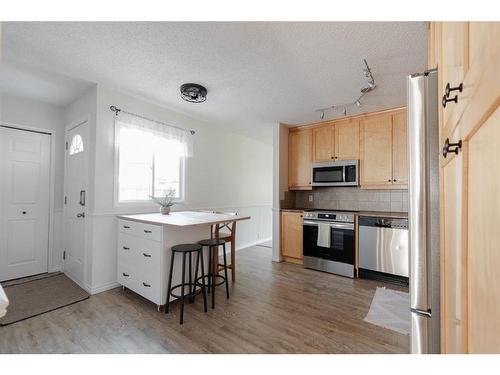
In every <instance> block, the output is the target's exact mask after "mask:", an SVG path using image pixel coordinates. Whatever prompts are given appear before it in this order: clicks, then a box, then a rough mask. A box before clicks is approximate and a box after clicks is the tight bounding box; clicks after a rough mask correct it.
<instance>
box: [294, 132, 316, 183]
mask: <svg viewBox="0 0 500 375" xmlns="http://www.w3.org/2000/svg"><path fill="white" fill-rule="evenodd" d="M311 162H312V129H304V130H296V131H290V134H289V138H288V186H289V188H290V189H292V190H306V189H312V186H311Z"/></svg>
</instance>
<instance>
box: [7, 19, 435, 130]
mask: <svg viewBox="0 0 500 375" xmlns="http://www.w3.org/2000/svg"><path fill="white" fill-rule="evenodd" d="M3 38H4V45H3V47H4V51H3V56H4V59H5V61H6V62H7V63H9V64H16V66H17V64H19V63H22V64H25V65H30V66H33V67H34V68H36V69H43V70H45V71H53V72H56V73H58V74H62V75H66V76H70V77H74V78H78V79H82V80H86V81H90V82H96V83H102V84H105V85H109V86H112V87H116V88H118V89H121V90H126V91H129V92H131V93H133V94H136V95H140V96H143V97H145V98H149V99H151V100H154V101H156V102H159V103H163V104H165V105H167V106H169V107H171V108H174V109H177V110H179V111H181V112H184V113H188V114H190V115H191V116H192V117H195V118H200V119H202V120H206V121H209V122H215V123H219V124H221V125H225V126H231V127H234V128H235V130H239V131H242V132H246V133H247V134H249V135H253V136H256V137H259V136H262V135H268V134H270V127H271V124H273V123H275V122H285V123H291V124H297V123H303V122H308V121H316V120H319V114H318V113H315V112H314V110H315V109H317V108H320V107H325V106H329V105H332V104H338V103H345V102H351V101H353V100H354V99H355V98H356V97H357V96H358V94H359V89H360V88H361V87H362V86H363V85H365V83H366V80H365V78H364V76H363V73H362V69H363V58H366V59H367V60H368V63H369V64H370V66H371V67H372V71H373V75H374V77H375V80H376V83H377V89H376V90H375V91H374V92H372V93H370V94H369V95H367V96H366V97H365V99H364V101H363V106H362V107H361V112H368V111H373V110H377V109H383V108H388V107H394V106H399V105H403V104H404V103H405V101H406V91H405V86H406V84H405V76H406V75H408V74H410V73H413V72H416V71H421V70H423V69H425V65H426V45H427V37H426V25H425V24H424V23H423V22H315V23H308V22H302V23H289V22H270V23H269V22H255V23H212V22H206V23H203V22H186V23H175V22H158V23H155V22H140V23H118V22H105V23H79V22H66V23H38V22H20V23H13V22H5V23H3ZM185 82H196V83H200V84H203V85H204V86H206V87H207V88H208V98H207V101H206V102H205V103H203V104H190V103H186V102H184V101H182V100H181V99H180V97H179V86H180V85H181V84H182V83H185ZM350 113H359V111H354V108H353V110H352V112H350Z"/></svg>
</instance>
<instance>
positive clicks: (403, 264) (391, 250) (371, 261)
mask: <svg viewBox="0 0 500 375" xmlns="http://www.w3.org/2000/svg"><path fill="white" fill-rule="evenodd" d="M358 248H359V276H360V277H367V278H380V279H385V280H388V281H397V282H403V283H405V284H407V283H408V276H409V271H408V270H409V257H408V219H402V218H389V217H374V216H360V217H359V244H358Z"/></svg>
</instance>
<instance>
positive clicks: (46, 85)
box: [0, 61, 92, 107]
mask: <svg viewBox="0 0 500 375" xmlns="http://www.w3.org/2000/svg"><path fill="white" fill-rule="evenodd" d="M91 85H92V83H91V82H86V81H83V80H81V79H75V78H71V77H67V76H64V75H61V74H58V73H54V72H49V71H46V70H42V69H38V68H33V67H32V66H28V65H25V64H21V63H11V62H6V61H2V63H1V64H0V91H2V92H8V93H9V94H13V95H17V96H21V97H28V98H31V99H35V100H39V101H42V102H46V103H49V104H53V105H56V106H59V107H64V106H66V105H68V104H69V103H71V102H72V101H74V100H75V99H77V98H78V97H79V96H80V95H81V94H82V93H83V92H84V91H85V90H87V89H88V88H89V87H90V86H91Z"/></svg>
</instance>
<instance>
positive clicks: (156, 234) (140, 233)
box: [118, 220, 162, 241]
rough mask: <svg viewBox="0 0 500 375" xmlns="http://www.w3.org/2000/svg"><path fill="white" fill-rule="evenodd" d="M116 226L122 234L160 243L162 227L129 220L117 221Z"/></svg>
mask: <svg viewBox="0 0 500 375" xmlns="http://www.w3.org/2000/svg"><path fill="white" fill-rule="evenodd" d="M118 226H119V228H120V232H122V233H127V234H131V235H134V236H137V237H140V238H144V239H148V240H153V241H161V230H162V227H161V226H159V225H151V224H145V223H140V222H136V221H131V220H119V223H118Z"/></svg>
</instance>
